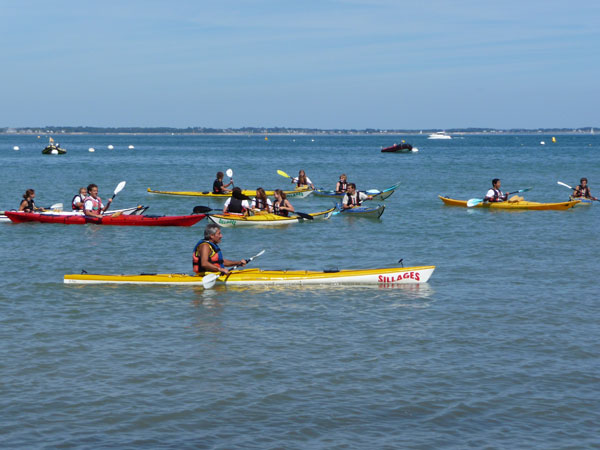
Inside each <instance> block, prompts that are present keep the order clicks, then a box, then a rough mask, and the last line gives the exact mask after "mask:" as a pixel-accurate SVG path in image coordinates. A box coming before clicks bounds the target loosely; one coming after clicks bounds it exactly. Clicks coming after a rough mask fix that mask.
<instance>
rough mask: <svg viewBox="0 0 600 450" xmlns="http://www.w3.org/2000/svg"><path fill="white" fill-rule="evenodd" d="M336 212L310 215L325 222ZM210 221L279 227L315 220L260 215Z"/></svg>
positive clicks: (213, 217) (216, 217) (222, 216)
mask: <svg viewBox="0 0 600 450" xmlns="http://www.w3.org/2000/svg"><path fill="white" fill-rule="evenodd" d="M334 211H335V208H331V209H328V210H327V211H321V212H316V213H309V216H311V217H314V219H320V220H325V219H329V218H330V217H331V215H332V214H333V212H334ZM291 214H293V213H291ZM208 219H209V220H211V221H212V222H214V223H216V224H217V225H220V226H222V227H254V226H263V227H278V226H281V225H289V224H292V223H300V222H312V221H313V220H314V219H313V220H310V219H305V218H303V217H300V216H295V215H292V216H290V217H283V216H278V215H277V214H271V213H260V214H255V215H253V216H242V215H239V214H210V215H209V216H208Z"/></svg>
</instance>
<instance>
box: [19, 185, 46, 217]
mask: <svg viewBox="0 0 600 450" xmlns="http://www.w3.org/2000/svg"><path fill="white" fill-rule="evenodd" d="M34 199H35V190H33V189H27V190H26V191H25V194H23V200H21V204H20V205H19V211H23V212H35V211H40V210H41V209H42V208H38V207H37V206H35V200H34Z"/></svg>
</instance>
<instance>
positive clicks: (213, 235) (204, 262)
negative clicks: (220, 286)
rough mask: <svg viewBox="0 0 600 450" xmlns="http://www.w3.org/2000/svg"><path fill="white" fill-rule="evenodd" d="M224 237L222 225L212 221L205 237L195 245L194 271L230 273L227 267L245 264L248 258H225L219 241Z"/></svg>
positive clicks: (201, 272) (198, 272)
mask: <svg viewBox="0 0 600 450" xmlns="http://www.w3.org/2000/svg"><path fill="white" fill-rule="evenodd" d="M221 239H223V234H222V233H221V227H220V226H219V225H217V224H214V223H211V224H209V225H207V226H206V228H205V229H204V239H202V240H201V241H199V242H198V243H197V244H196V246H195V247H194V255H193V265H194V272H196V273H197V274H199V275H205V274H206V272H220V273H222V274H224V275H227V274H228V273H229V269H227V267H232V266H245V265H246V262H247V261H246V260H245V259H241V260H239V261H230V260H229V259H225V258H223V253H222V252H221V249H220V248H219V243H220V242H221Z"/></svg>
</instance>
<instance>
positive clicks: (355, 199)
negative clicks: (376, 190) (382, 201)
mask: <svg viewBox="0 0 600 450" xmlns="http://www.w3.org/2000/svg"><path fill="white" fill-rule="evenodd" d="M372 199H373V196H372V195H367V194H365V193H364V192H358V191H357V190H356V184H354V183H348V190H347V191H346V195H344V200H342V209H350V208H356V207H357V206H360V205H361V204H362V202H363V201H364V200H372Z"/></svg>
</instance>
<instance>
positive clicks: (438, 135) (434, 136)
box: [427, 131, 452, 139]
mask: <svg viewBox="0 0 600 450" xmlns="http://www.w3.org/2000/svg"><path fill="white" fill-rule="evenodd" d="M427 139H452V136H450V135H449V134H447V133H446V132H445V131H438V132H436V133H432V134H430V135H429V136H427Z"/></svg>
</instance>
